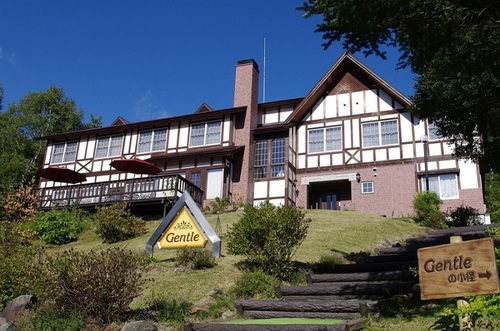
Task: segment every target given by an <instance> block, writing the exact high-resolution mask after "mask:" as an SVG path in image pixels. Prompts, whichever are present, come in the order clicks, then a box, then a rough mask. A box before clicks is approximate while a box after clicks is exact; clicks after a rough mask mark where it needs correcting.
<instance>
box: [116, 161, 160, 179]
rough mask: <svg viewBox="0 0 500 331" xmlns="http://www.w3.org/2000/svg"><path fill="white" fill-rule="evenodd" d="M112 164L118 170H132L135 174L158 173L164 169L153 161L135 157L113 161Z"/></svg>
mask: <svg viewBox="0 0 500 331" xmlns="http://www.w3.org/2000/svg"><path fill="white" fill-rule="evenodd" d="M110 165H111V166H112V167H113V168H115V169H116V170H119V171H123V172H132V173H134V174H148V175H158V174H159V173H160V172H162V170H161V169H160V168H158V167H157V166H155V165H154V164H153V163H150V162H148V161H144V160H141V159H138V158H136V157H133V158H131V159H119V160H113V161H111V163H110Z"/></svg>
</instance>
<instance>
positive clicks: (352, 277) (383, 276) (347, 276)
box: [306, 270, 418, 284]
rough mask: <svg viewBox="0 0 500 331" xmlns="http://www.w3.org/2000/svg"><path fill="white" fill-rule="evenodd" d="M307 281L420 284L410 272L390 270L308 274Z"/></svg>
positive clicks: (314, 282)
mask: <svg viewBox="0 0 500 331" xmlns="http://www.w3.org/2000/svg"><path fill="white" fill-rule="evenodd" d="M306 280H307V282H308V283H309V284H316V283H333V282H349V281H351V282H352V281H355V282H359V281H382V280H405V281H413V280H414V281H415V282H418V278H415V277H414V276H413V274H412V273H411V272H410V271H409V270H390V271H373V272H356V273H331V274H311V273H308V274H306Z"/></svg>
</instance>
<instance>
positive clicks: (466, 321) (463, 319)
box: [450, 236, 472, 330]
mask: <svg viewBox="0 0 500 331" xmlns="http://www.w3.org/2000/svg"><path fill="white" fill-rule="evenodd" d="M460 242H462V237H461V236H451V237H450V244H453V243H460ZM468 306H469V302H468V301H467V300H464V299H458V300H457V308H458V309H460V308H461V307H468ZM458 324H459V327H460V330H472V325H471V320H470V316H469V315H465V316H459V317H458Z"/></svg>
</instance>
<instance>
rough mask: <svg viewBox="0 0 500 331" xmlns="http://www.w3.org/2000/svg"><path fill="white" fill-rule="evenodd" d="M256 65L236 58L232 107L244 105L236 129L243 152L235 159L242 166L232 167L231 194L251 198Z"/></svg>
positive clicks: (248, 200) (256, 89) (257, 67)
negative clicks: (242, 121) (243, 111)
mask: <svg viewBox="0 0 500 331" xmlns="http://www.w3.org/2000/svg"><path fill="white" fill-rule="evenodd" d="M258 94H259V66H258V65H257V63H256V62H255V61H254V60H253V59H247V60H241V61H238V63H237V65H236V78H235V84H234V107H247V110H246V113H245V119H244V123H243V127H241V128H238V129H237V130H236V136H235V144H236V145H237V146H245V151H244V152H243V155H240V159H237V160H235V166H236V167H237V166H238V164H241V169H234V170H235V171H234V173H233V187H232V192H233V195H238V196H240V197H242V198H244V201H246V202H248V203H252V202H253V187H254V185H253V166H254V153H253V149H254V139H253V136H252V130H253V129H255V128H256V127H257V116H258V114H257V113H258V98H259V95H258Z"/></svg>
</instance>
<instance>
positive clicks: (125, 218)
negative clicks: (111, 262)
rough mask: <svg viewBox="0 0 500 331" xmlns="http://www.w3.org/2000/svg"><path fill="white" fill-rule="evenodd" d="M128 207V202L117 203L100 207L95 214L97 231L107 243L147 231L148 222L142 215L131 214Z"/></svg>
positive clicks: (133, 236)
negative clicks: (127, 209)
mask: <svg viewBox="0 0 500 331" xmlns="http://www.w3.org/2000/svg"><path fill="white" fill-rule="evenodd" d="M126 207H127V204H126V203H116V204H113V205H111V206H107V207H102V208H99V210H98V211H97V212H96V214H95V215H94V221H95V222H96V223H97V225H96V230H95V232H96V233H97V235H99V237H101V238H102V239H103V241H104V242H105V243H108V244H112V243H115V242H119V241H123V240H127V239H131V238H135V237H137V236H139V235H141V234H144V233H146V223H145V222H144V221H143V220H142V219H141V218H140V217H136V216H132V215H130V214H129V213H128V212H127V211H126Z"/></svg>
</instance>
